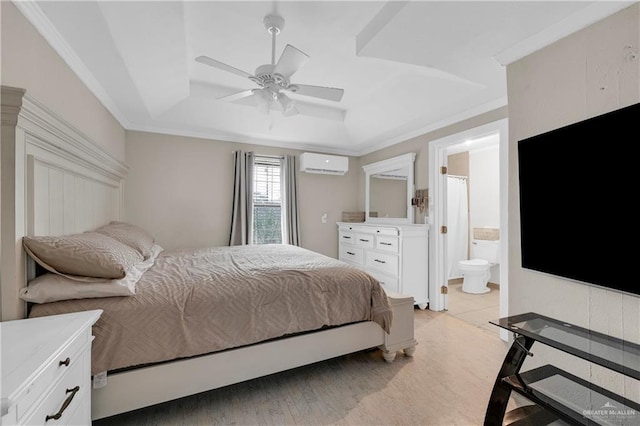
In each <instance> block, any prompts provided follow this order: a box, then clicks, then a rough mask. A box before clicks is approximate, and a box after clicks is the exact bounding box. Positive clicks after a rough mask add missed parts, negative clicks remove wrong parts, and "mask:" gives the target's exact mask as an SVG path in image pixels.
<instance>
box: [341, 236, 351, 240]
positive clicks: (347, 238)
mask: <svg viewBox="0 0 640 426" xmlns="http://www.w3.org/2000/svg"><path fill="white" fill-rule="evenodd" d="M342 238H344V239H345V240H350V239H351V237H347V236H346V235H343V236H342Z"/></svg>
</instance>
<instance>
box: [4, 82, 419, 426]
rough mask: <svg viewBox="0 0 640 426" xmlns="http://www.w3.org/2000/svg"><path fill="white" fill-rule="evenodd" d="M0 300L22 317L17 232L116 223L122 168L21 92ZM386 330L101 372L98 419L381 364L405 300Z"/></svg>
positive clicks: (58, 231)
mask: <svg viewBox="0 0 640 426" xmlns="http://www.w3.org/2000/svg"><path fill="white" fill-rule="evenodd" d="M1 89H2V97H1V100H2V148H1V151H0V159H1V160H2V161H1V163H0V164H1V165H2V167H1V169H0V174H1V176H2V186H1V187H0V190H1V191H0V195H1V197H0V200H1V206H2V217H1V220H0V224H1V226H0V235H1V236H2V239H1V240H2V245H0V253H1V254H2V257H1V259H2V260H1V262H2V263H1V264H0V284H1V287H0V290H1V291H0V299H1V300H0V302H1V304H0V306H1V307H2V311H1V314H2V320H3V321H5V320H12V319H18V318H24V317H25V316H26V305H25V303H23V302H22V301H21V300H20V299H19V298H18V291H19V289H20V288H22V287H24V286H25V285H26V283H27V282H28V280H29V279H30V278H31V277H33V275H34V272H35V271H34V266H33V262H31V261H30V260H27V256H26V255H25V253H24V250H23V248H22V237H23V236H25V235H62V234H71V233H77V232H83V231H86V230H90V229H95V228H97V227H99V226H101V225H104V224H106V223H108V222H109V221H110V220H122V218H123V217H124V216H123V188H124V179H125V177H126V174H127V171H128V169H127V166H126V165H125V164H123V163H122V162H121V161H119V160H117V159H116V158H114V157H113V156H111V155H110V154H108V153H107V152H105V151H104V150H103V149H102V148H101V147H100V146H98V145H97V144H95V143H94V142H92V141H91V140H90V139H89V138H87V137H86V136H85V135H83V134H82V133H81V132H79V131H78V130H76V129H75V128H73V126H71V125H69V124H68V123H66V122H65V121H64V120H62V119H61V118H60V117H58V116H57V115H56V114H55V113H53V112H52V111H50V110H48V109H47V108H46V107H45V106H43V105H41V104H39V103H38V102H37V101H36V100H35V99H33V98H31V97H30V96H29V95H28V94H26V93H25V91H24V90H22V89H18V88H11V87H5V86H3V87H2V88H1ZM390 301H391V305H392V308H393V324H392V327H391V332H390V333H389V334H387V333H385V332H384V331H383V330H382V328H380V326H379V325H378V324H376V323H373V322H362V323H357V324H351V325H347V326H342V327H337V328H331V329H327V330H322V331H317V332H313V333H307V334H301V335H297V336H292V337H288V338H283V339H278V340H273V341H269V342H264V343H259V344H255V345H251V346H245V347H242V348H238V349H233V350H228V351H222V352H217V353H213V354H210V355H205V356H200V357H194V358H190V359H185V360H178V361H173V362H168V363H163V364H158V365H153V366H149V367H144V368H139V369H134V370H130V371H125V372H120V373H114V374H109V375H108V377H107V379H108V381H107V385H106V386H105V387H102V388H99V389H94V390H93V393H92V418H93V419H94V420H95V419H99V418H103V417H108V416H112V415H115V414H119V413H123V412H127V411H131V410H135V409H138V408H142V407H146V406H150V405H153V404H158V403H162V402H166V401H170V400H172V399H176V398H180V397H184V396H187V395H193V394H195V393H198V392H204V391H207V390H211V389H216V388H220V387H222V386H226V385H230V384H233V383H238V382H242V381H245V380H249V379H253V378H256V377H261V376H264V375H267V374H271V373H276V372H279V371H284V370H288V369H291V368H295V367H299V366H302V365H306V364H310V363H314V362H318V361H322V360H326V359H330V358H333V357H337V356H341V355H345V354H348V353H353V352H357V351H361V350H365V349H369V348H376V347H379V348H380V349H381V350H382V353H383V357H384V359H385V360H386V361H387V362H391V361H393V360H394V358H395V356H396V353H397V351H400V350H402V351H404V354H405V355H406V356H411V355H412V354H413V352H414V350H415V346H416V344H417V343H416V341H415V339H414V332H413V326H414V325H413V310H414V307H413V302H414V301H413V298H412V297H407V296H402V295H398V294H394V295H390Z"/></svg>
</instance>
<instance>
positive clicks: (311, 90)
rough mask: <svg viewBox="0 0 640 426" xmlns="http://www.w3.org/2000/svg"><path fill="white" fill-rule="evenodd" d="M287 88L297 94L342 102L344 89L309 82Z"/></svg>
mask: <svg viewBox="0 0 640 426" xmlns="http://www.w3.org/2000/svg"><path fill="white" fill-rule="evenodd" d="M286 90H289V91H290V92H293V93H295V94H297V95H304V96H312V97H314V98H321V99H326V100H329V101H335V102H340V100H341V99H342V95H344V89H336V88H335V87H323V86H310V85H308V84H292V85H290V86H289V87H287V89H286Z"/></svg>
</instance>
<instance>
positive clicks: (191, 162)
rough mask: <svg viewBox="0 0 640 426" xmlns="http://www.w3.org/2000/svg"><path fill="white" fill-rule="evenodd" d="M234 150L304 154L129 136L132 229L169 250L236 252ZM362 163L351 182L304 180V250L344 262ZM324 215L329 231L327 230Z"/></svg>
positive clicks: (352, 168)
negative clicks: (342, 249)
mask: <svg viewBox="0 0 640 426" xmlns="http://www.w3.org/2000/svg"><path fill="white" fill-rule="evenodd" d="M234 150H245V151H254V152H255V153H257V154H270V155H280V154H295V155H298V154H300V153H301V152H302V151H297V150H291V149H281V148H270V147H265V146H255V145H248V144H241V143H231V142H221V141H213V140H206V139H197V138H190V137H180V136H168V135H160V134H155V133H146V132H129V131H128V132H127V147H126V158H127V163H128V165H129V167H130V172H129V177H128V179H127V186H126V189H125V211H126V219H127V221H129V222H131V223H134V224H138V225H140V226H143V227H144V228H145V229H147V230H149V232H151V233H152V234H154V235H155V236H156V238H157V239H158V241H159V244H160V245H162V246H163V247H164V248H166V249H171V248H177V247H206V246H225V245H228V244H229V229H230V226H231V204H232V197H233V151H234ZM356 163H357V161H356V160H355V159H353V158H350V160H349V172H348V173H347V174H346V175H344V176H334V175H322V174H310V173H302V172H297V176H298V197H299V203H300V216H301V229H300V232H301V239H302V246H303V247H305V248H307V249H310V250H313V251H316V252H319V253H322V254H325V255H328V256H331V257H337V251H338V236H337V227H336V222H338V221H340V218H341V214H342V211H354V210H355V209H356V206H357V200H356V199H355V194H356V193H357V188H358V180H357V179H358V178H357V174H358V168H357V164H356ZM323 213H327V223H321V216H322V214H323Z"/></svg>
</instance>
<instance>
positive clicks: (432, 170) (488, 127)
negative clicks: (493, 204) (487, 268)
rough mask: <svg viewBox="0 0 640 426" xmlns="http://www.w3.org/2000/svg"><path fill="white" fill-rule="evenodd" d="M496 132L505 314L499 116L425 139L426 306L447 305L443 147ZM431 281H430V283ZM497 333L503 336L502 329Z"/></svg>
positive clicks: (504, 171)
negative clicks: (483, 122)
mask: <svg viewBox="0 0 640 426" xmlns="http://www.w3.org/2000/svg"><path fill="white" fill-rule="evenodd" d="M497 132H498V133H499V134H500V143H499V144H500V154H499V155H500V317H501V318H503V317H506V316H508V314H509V282H508V278H509V264H508V260H509V259H508V253H509V251H508V224H509V223H508V190H509V188H508V183H509V128H508V119H506V118H503V119H501V120H498V121H494V122H491V123H488V124H485V125H482V126H479V127H475V128H473V129H469V130H465V131H463V132H460V133H456V134H453V135H450V136H447V137H444V138H441V139H436V140H434V141H431V142H430V143H429V192H430V194H429V220H428V223H429V227H430V229H431V232H430V233H429V283H430V285H429V309H430V310H434V311H444V310H446V309H447V308H448V298H447V295H446V293H441V292H440V288H441V287H442V286H445V287H446V288H447V289H448V283H447V281H448V280H447V277H446V269H447V268H446V265H447V239H446V234H443V233H441V232H440V230H441V227H442V226H446V224H447V221H446V217H447V203H446V200H447V198H446V197H447V189H446V188H447V185H446V183H447V179H446V175H444V174H442V173H440V167H441V166H447V155H446V151H447V148H448V147H449V146H452V145H457V144H460V143H463V142H464V141H465V140H469V139H477V138H480V137H483V136H487V135H489V134H494V133H497ZM431 284H432V285H431ZM496 319H497V318H496ZM503 331H504V333H503ZM500 337H501V338H502V339H503V340H507V338H508V334H507V332H506V330H501V331H500Z"/></svg>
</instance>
